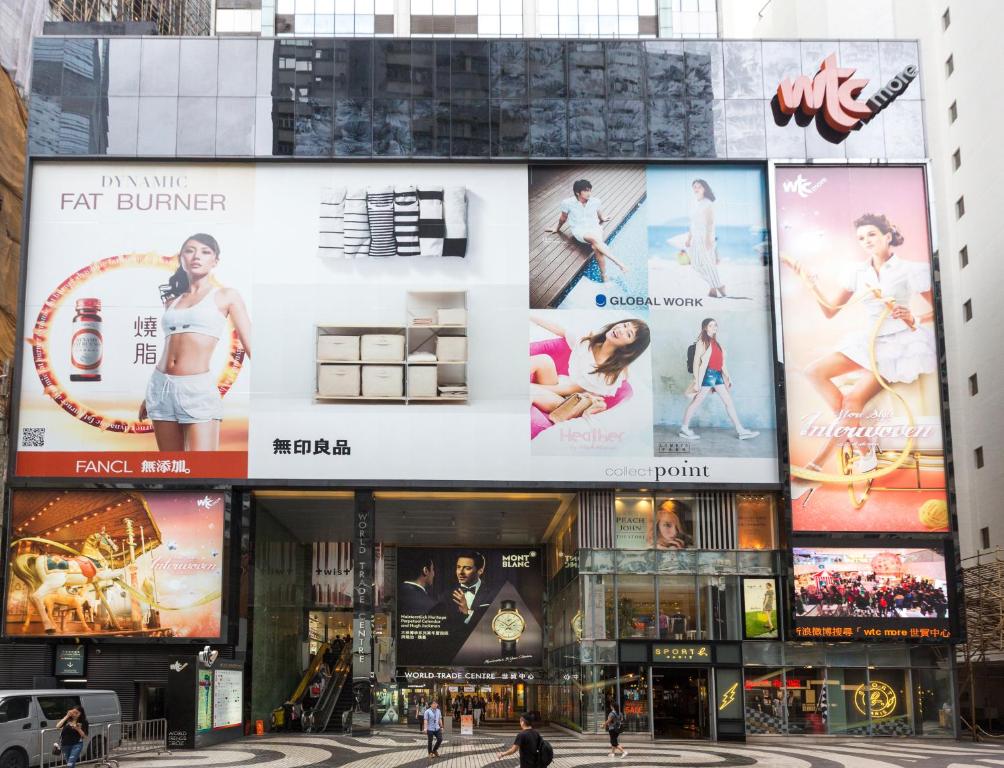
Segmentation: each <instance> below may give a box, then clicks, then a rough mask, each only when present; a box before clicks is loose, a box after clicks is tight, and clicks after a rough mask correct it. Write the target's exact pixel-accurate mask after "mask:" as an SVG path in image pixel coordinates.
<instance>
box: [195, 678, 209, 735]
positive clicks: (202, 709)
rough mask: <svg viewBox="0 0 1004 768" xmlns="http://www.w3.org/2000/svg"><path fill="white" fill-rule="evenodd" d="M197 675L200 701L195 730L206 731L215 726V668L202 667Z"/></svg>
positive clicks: (196, 710)
mask: <svg viewBox="0 0 1004 768" xmlns="http://www.w3.org/2000/svg"><path fill="white" fill-rule="evenodd" d="M196 675H197V676H196V679H197V681H198V685H199V693H198V697H199V701H198V704H196V705H195V731H196V732H197V733H205V732H206V731H211V730H212V728H213V670H211V669H200V670H199V671H198V672H197V673H196Z"/></svg>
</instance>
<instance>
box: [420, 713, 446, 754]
mask: <svg viewBox="0 0 1004 768" xmlns="http://www.w3.org/2000/svg"><path fill="white" fill-rule="evenodd" d="M422 721H423V725H422V730H423V731H425V734H426V738H427V739H428V742H429V757H430V758H433V757H439V746H440V744H442V743H443V713H442V712H440V711H439V702H437V701H436V700H435V699H433V700H432V703H431V704H430V705H429V708H428V709H426V710H425V712H424V713H423V714H422ZM433 741H435V746H433Z"/></svg>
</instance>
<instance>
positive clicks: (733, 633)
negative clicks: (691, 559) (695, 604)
mask: <svg viewBox="0 0 1004 768" xmlns="http://www.w3.org/2000/svg"><path fill="white" fill-rule="evenodd" d="M697 580H698V588H699V590H700V595H701V599H700V609H701V615H700V626H699V627H698V635H697V637H698V639H705V640H707V639H713V640H738V639H740V637H739V622H738V618H737V617H738V616H739V579H738V577H736V576H698V577H697Z"/></svg>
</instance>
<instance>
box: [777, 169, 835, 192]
mask: <svg viewBox="0 0 1004 768" xmlns="http://www.w3.org/2000/svg"><path fill="white" fill-rule="evenodd" d="M825 183H826V177H825V176H824V177H823V178H821V179H820V180H819V181H817V182H811V181H809V180H808V179H807V178H805V177H804V176H803V175H802V174H798V176H796V177H795V178H794V179H792V180H790V181H785V182H782V184H781V188H782V189H783V190H784V191H785V192H794V193H795V194H796V195H798V196H799V197H808V196H809V195H811V194H812V193H813V192H815V191H816V190H817V189H819V188H820V187H821V186H823V185H824V184H825Z"/></svg>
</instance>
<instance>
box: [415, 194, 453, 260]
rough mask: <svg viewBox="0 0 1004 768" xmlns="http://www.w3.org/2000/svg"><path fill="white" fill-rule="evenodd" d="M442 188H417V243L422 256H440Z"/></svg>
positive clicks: (444, 233) (441, 246) (441, 240)
mask: <svg viewBox="0 0 1004 768" xmlns="http://www.w3.org/2000/svg"><path fill="white" fill-rule="evenodd" d="M445 236H446V227H445V226H444V225H443V188H442V187H431V186H430V187H422V186H420V187H419V188H418V241H419V247H420V249H421V251H422V255H423V256H442V255H443V238H444V237H445Z"/></svg>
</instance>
